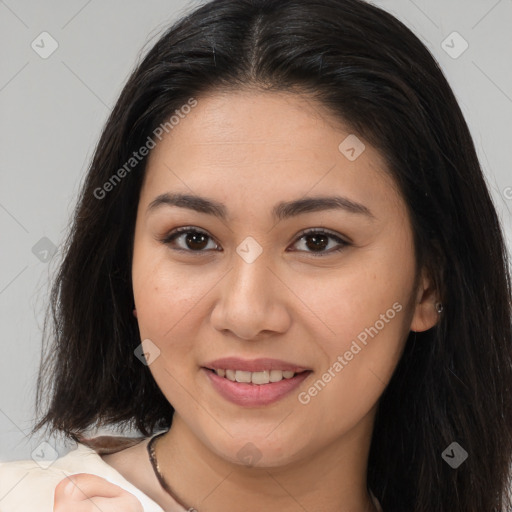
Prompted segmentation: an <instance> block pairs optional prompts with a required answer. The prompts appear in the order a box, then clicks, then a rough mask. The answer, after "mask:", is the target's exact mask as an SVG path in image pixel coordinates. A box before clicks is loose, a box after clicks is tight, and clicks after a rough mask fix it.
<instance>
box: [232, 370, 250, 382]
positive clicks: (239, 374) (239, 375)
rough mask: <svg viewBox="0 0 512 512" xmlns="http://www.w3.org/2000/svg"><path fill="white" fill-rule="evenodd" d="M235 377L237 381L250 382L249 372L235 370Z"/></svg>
mask: <svg viewBox="0 0 512 512" xmlns="http://www.w3.org/2000/svg"><path fill="white" fill-rule="evenodd" d="M235 379H236V381H237V382H251V372H244V371H242V370H236V373H235Z"/></svg>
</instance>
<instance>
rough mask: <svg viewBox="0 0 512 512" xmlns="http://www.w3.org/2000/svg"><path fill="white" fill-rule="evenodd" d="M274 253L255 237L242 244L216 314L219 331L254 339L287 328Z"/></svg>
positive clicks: (225, 283) (215, 320)
mask: <svg viewBox="0 0 512 512" xmlns="http://www.w3.org/2000/svg"><path fill="white" fill-rule="evenodd" d="M270 252H271V251H265V250H264V248H263V247H262V246H261V245H260V244H259V243H258V242H257V241H256V240H255V239H254V238H252V237H247V238H246V239H244V241H242V242H241V243H240V244H239V245H238V247H237V248H236V254H233V261H232V265H231V271H230V272H229V273H228V275H227V276H226V281H225V282H224V284H223V286H222V288H221V292H220V296H219V297H218V298H217V303H216V306H215V308H214V311H213V313H212V321H213V323H214V325H215V327H216V328H217V329H218V330H226V329H227V330H230V331H232V332H233V333H234V334H236V335H237V336H238V337H240V338H243V339H251V338H253V337H256V336H257V335H258V333H260V332H261V331H279V332H282V331H283V330H284V329H286V328H287V325H288V322H289V317H288V314H287V312H286V308H285V306H284V304H283V303H281V299H282V298H283V297H282V296H281V293H280V292H279V290H278V289H277V288H276V286H275V285H276V283H275V282H273V281H275V276H274V275H273V272H271V270H270V268H271V267H272V262H271V260H270ZM269 267H270V268H269Z"/></svg>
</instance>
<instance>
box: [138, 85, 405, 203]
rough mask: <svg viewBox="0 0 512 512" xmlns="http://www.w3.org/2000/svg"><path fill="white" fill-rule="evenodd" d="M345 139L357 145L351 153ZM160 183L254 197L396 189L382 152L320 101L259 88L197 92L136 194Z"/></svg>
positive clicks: (358, 195) (357, 196)
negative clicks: (352, 156)
mask: <svg viewBox="0 0 512 512" xmlns="http://www.w3.org/2000/svg"><path fill="white" fill-rule="evenodd" d="M345 141H348V145H349V146H350V145H352V146H354V144H355V146H354V147H355V149H356V150H357V152H358V153H359V152H360V154H359V155H358V156H357V154H356V156H357V157H356V158H355V159H349V158H347V156H346V154H344V152H343V150H346V149H347V148H346V147H345V146H347V143H345ZM358 144H359V146H358ZM349 149H350V148H349ZM168 189H172V190H175V191H180V192H191V191H194V192H195V193H201V194H203V195H209V196H211V195H212V194H214V193H216V194H217V197H219V198H226V199H227V200H231V201H234V200H235V198H234V197H233V195H232V192H233V191H234V190H238V193H240V192H241V191H244V190H245V191H246V194H247V195H248V196H251V197H252V198H254V199H258V200H259V201H262V200H265V199H269V198H274V199H275V200H277V199H278V198H279V199H283V196H287V197H294V198H296V197H300V196H304V195H306V194H308V193H309V192H312V193H319V194H320V193H321V194H322V195H323V194H325V193H326V192H333V191H334V190H336V191H337V192H340V193H343V194H344V195H351V196H352V198H353V199H354V200H355V201H358V200H362V199H363V198H364V197H367V196H369V195H373V196H377V197H381V198H383V197H384V196H386V195H395V196H396V190H395V186H394V183H393V181H392V179H391V178H390V176H389V174H388V172H387V168H386V164H385V161H384V158H383V157H382V156H381V155H380V154H379V152H378V151H377V150H376V149H375V148H373V147H372V146H371V145H369V144H368V143H367V142H365V141H363V140H362V139H361V138H359V137H357V136H356V135H355V134H353V133H351V131H350V129H349V128H348V127H346V126H344V124H343V123H342V122H340V121H339V120H338V119H336V118H334V116H332V115H331V114H330V113H329V112H327V111H326V110H325V108H324V107H323V106H322V105H320V104H318V103H317V102H315V101H314V100H312V99H310V98H308V97H306V96H303V95H297V94H291V93H283V92H261V91H243V92H241V91H237V92H219V93H217V94H210V95H208V96H202V97H199V98H197V106H195V107H194V108H193V109H191V111H190V112H189V113H188V114H187V115H184V116H183V117H182V118H181V119H180V121H179V123H178V124H177V125H175V126H174V127H173V128H172V130H170V131H169V133H167V134H166V135H164V137H163V138H162V140H161V142H158V143H157V145H156V147H155V148H154V149H153V150H152V151H151V153H150V156H149V159H148V162H147V166H146V173H145V180H144V184H143V194H142V197H145V196H146V195H152V196H154V195H155V194H157V193H161V192H165V191H167V190H168ZM149 200H150V199H149V197H148V198H146V201H147V202H148V201H149Z"/></svg>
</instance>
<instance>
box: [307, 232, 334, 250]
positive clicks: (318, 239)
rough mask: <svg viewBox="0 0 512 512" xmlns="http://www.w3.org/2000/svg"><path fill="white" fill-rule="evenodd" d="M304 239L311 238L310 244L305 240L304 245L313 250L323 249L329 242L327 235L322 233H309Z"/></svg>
mask: <svg viewBox="0 0 512 512" xmlns="http://www.w3.org/2000/svg"><path fill="white" fill-rule="evenodd" d="M306 239H307V240H308V239H309V240H313V244H312V246H310V244H309V243H307V242H306V245H307V246H308V248H309V249H313V250H316V249H318V248H320V249H324V248H325V247H327V245H328V243H329V242H328V238H327V236H325V235H322V234H318V235H309V236H308V237H307V238H306Z"/></svg>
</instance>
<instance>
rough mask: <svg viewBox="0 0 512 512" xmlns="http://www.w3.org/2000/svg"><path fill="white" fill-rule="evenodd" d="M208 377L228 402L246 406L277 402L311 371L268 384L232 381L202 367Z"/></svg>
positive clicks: (300, 382) (298, 384)
mask: <svg viewBox="0 0 512 512" xmlns="http://www.w3.org/2000/svg"><path fill="white" fill-rule="evenodd" d="M202 370H203V371H204V372H205V373H206V375H207V377H208V378H209V379H210V382H211V383H212V385H213V387H214V388H215V389H216V390H217V391H218V392H219V393H220V394H221V395H222V396H223V397H224V398H225V399H226V400H229V401H230V402H233V403H234V404H237V405H243V406H246V407H258V406H261V405H269V404H272V403H274V402H277V401H278V400H280V399H281V398H283V397H284V396H285V395H287V394H288V393H291V392H292V391H293V390H294V389H297V388H298V387H299V386H300V385H301V384H302V382H304V380H305V379H306V378H307V377H308V375H309V374H310V373H311V371H309V370H308V371H305V372H301V373H298V374H297V375H295V376H294V377H292V378H291V379H282V380H280V381H279V382H269V383H268V384H248V383H246V382H233V381H231V380H229V379H226V378H225V377H219V376H218V375H217V374H216V373H215V372H213V371H211V370H209V369H207V368H202Z"/></svg>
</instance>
